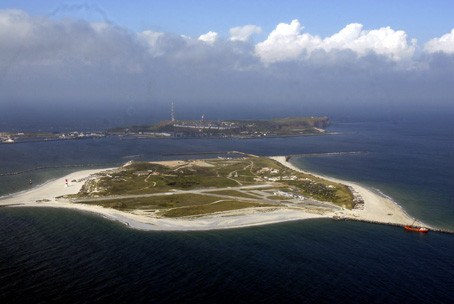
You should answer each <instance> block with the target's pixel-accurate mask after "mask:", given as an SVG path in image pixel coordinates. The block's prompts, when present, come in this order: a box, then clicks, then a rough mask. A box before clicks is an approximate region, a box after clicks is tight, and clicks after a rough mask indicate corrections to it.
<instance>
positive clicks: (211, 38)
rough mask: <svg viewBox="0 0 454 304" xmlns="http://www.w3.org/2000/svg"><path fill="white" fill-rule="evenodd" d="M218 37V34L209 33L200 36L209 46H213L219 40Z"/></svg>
mask: <svg viewBox="0 0 454 304" xmlns="http://www.w3.org/2000/svg"><path fill="white" fill-rule="evenodd" d="M218 36H219V35H218V33H216V32H213V31H209V32H208V33H206V34H203V35H200V37H199V40H201V41H203V42H205V43H207V44H213V43H215V42H216V40H217V39H218Z"/></svg>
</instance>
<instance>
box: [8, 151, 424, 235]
mask: <svg viewBox="0 0 454 304" xmlns="http://www.w3.org/2000/svg"><path fill="white" fill-rule="evenodd" d="M269 158H271V159H274V160H276V161H278V162H279V163H281V164H282V165H284V166H286V167H288V168H291V169H293V170H295V171H299V172H304V173H307V174H311V175H314V176H317V177H321V178H324V179H326V180H330V181H333V182H337V183H341V184H344V185H347V186H350V187H351V188H352V189H354V191H356V192H357V193H358V194H359V195H360V196H361V198H362V199H363V200H364V203H365V204H364V209H363V210H358V209H352V210H348V209H343V210H340V211H335V212H324V213H315V212H314V213H312V212H307V211H306V210H302V209H292V208H282V207H278V206H276V207H261V208H246V209H238V210H233V211H227V212H220V213H213V214H209V215H202V216H196V217H183V218H160V217H156V216H155V217H153V216H151V215H150V214H149V213H146V212H144V211H141V210H134V211H132V212H124V211H120V210H116V209H111V208H104V207H101V206H95V205H84V204H77V203H72V202H71V201H70V200H68V199H63V198H58V197H59V196H62V195H68V194H76V193H77V192H78V191H79V190H80V188H81V187H82V185H83V183H84V181H85V179H87V178H90V177H91V176H93V175H94V174H96V173H98V172H104V171H109V170H113V169H116V168H107V169H106V168H104V169H92V170H82V171H76V172H73V173H70V174H68V175H66V176H64V177H61V178H56V179H53V180H49V181H46V182H45V183H44V184H41V185H39V186H37V187H34V188H32V189H30V190H24V191H21V192H19V193H15V194H10V195H8V196H7V197H2V198H0V207H50V208H65V209H73V210H78V211H83V212H90V213H95V214H97V215H100V216H102V217H104V218H107V219H109V220H114V221H118V222H120V223H122V224H124V225H126V226H127V227H129V228H133V229H138V230H154V231H200V230H218V229H235V228H246V227H251V226H259V225H268V224H275V223H281V222H288V221H297V220H305V219H312V218H332V219H339V220H355V221H365V222H371V223H379V224H389V225H398V226H404V225H409V224H411V223H412V222H413V221H414V219H413V218H412V217H411V216H409V215H408V214H407V213H406V212H405V211H404V210H403V209H402V208H401V207H400V206H399V205H398V204H397V203H395V202H394V201H392V199H390V198H389V197H384V196H381V195H379V194H378V193H375V192H374V191H373V190H371V189H368V188H366V187H364V186H361V185H359V184H357V183H354V182H349V181H344V180H340V179H336V178H332V177H326V176H321V175H317V174H314V173H312V172H308V171H304V170H301V169H299V168H297V167H295V166H294V165H293V164H291V163H289V162H287V161H286V160H285V156H274V157H269ZM65 179H68V183H69V186H68V187H65ZM72 180H76V182H71V181H72ZM415 223H416V224H417V225H421V226H426V227H429V226H427V225H424V224H423V223H422V222H420V221H416V222H415ZM429 228H432V227H429Z"/></svg>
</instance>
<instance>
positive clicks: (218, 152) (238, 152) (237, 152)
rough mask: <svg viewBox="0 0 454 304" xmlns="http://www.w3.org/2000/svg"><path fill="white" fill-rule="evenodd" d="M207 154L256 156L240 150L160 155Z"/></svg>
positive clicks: (164, 154)
mask: <svg viewBox="0 0 454 304" xmlns="http://www.w3.org/2000/svg"><path fill="white" fill-rule="evenodd" d="M209 154H238V155H242V156H246V157H258V156H257V155H254V154H249V153H244V152H240V151H217V152H186V153H163V154H161V155H162V156H179V155H209Z"/></svg>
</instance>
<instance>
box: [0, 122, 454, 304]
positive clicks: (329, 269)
mask: <svg viewBox="0 0 454 304" xmlns="http://www.w3.org/2000/svg"><path fill="white" fill-rule="evenodd" d="M442 118H443V117H442ZM426 119H428V121H423V122H421V120H420V117H408V118H401V119H397V120H389V119H387V120H380V121H368V122H360V123H348V124H333V125H332V127H330V130H332V131H340V132H342V133H343V134H341V135H332V136H314V137H295V138H273V139H250V140H206V139H205V140H204V139H193V140H189V139H188V140H170V139H166V140H133V141H121V140H119V139H118V138H105V139H97V140H81V141H69V142H55V143H34V144H20V145H1V146H0V168H1V171H2V172H8V171H18V170H22V169H27V168H31V167H35V166H46V165H55V164H65V165H66V164H87V163H109V162H119V161H125V159H124V158H122V157H124V156H127V155H137V154H143V157H141V159H144V160H159V159H167V158H165V157H163V156H162V155H161V154H162V153H168V152H194V151H219V150H240V151H244V152H248V153H253V154H258V155H286V154H300V153H319V152H339V151H368V153H366V154H359V155H343V156H329V157H326V156H325V157H310V158H294V159H293V160H292V162H293V163H294V164H296V165H298V166H301V167H304V168H307V169H310V170H313V171H316V172H319V173H322V174H325V175H331V176H336V177H339V178H342V179H348V180H353V181H358V182H361V183H363V184H365V185H368V186H371V187H375V188H378V189H379V190H381V191H382V192H384V193H385V194H387V195H390V196H391V197H392V198H393V199H395V200H396V201H397V202H398V203H399V204H401V205H402V206H403V207H404V208H405V209H406V210H407V211H408V212H409V213H410V214H411V215H412V216H415V217H417V218H420V219H422V220H423V221H426V222H427V223H429V224H432V225H435V226H439V227H443V228H450V229H453V228H454V227H453V223H454V214H453V210H454V206H453V197H454V195H453V191H454V190H453V189H454V187H453V185H452V180H454V176H453V174H454V170H453V162H452V159H453V158H452V156H453V154H452V152H453V151H454V149H453V143H454V140H453V138H454V137H453V132H452V131H451V130H454V128H453V127H452V122H451V121H450V120H448V119H440V117H434V118H433V120H430V117H429V118H426ZM69 171H71V170H68V169H52V170H42V171H35V172H32V173H27V174H24V175H19V176H13V177H0V195H5V194H8V193H12V192H16V191H20V190H24V189H26V188H28V187H29V185H28V180H29V179H30V178H31V179H32V180H33V181H34V185H36V184H39V183H41V182H45V181H46V180H48V179H49V178H56V177H61V176H64V175H65V174H67V173H68V172H69ZM0 223H1V224H0V300H2V302H3V301H4V300H7V302H8V303H14V302H21V301H22V300H28V301H33V302H35V303H48V302H62V301H66V302H77V303H92V302H105V301H110V302H115V303H123V302H150V301H152V300H155V301H160V302H177V301H178V302H200V301H202V299H203V300H208V301H211V302H224V301H226V300H227V301H229V302H257V301H260V302H268V303H275V302H319V303H325V302H326V303H328V302H340V301H341V302H350V303H358V302H359V303H366V302H367V303H379V302H380V303H381V302H391V303H406V302H407V303H408V302H413V303H415V302H418V303H433V302H437V303H448V302H450V300H451V299H452V298H453V296H454V294H453V288H452V277H453V275H454V262H453V261H454V256H453V252H454V239H453V237H452V235H445V234H439V233H433V232H430V233H428V234H427V235H421V234H418V233H409V232H405V231H403V230H402V229H400V228H397V227H387V226H382V225H373V224H367V223H353V222H335V221H331V220H307V221H300V222H292V223H283V224H277V225H268V226H263V227H251V228H246V229H235V230H230V231H207V232H172V233H169V232H166V233H161V232H143V231H135V230H131V229H128V228H127V227H125V226H123V225H122V224H120V223H116V222H112V221H108V220H106V219H103V218H101V217H99V216H96V215H92V214H87V213H80V212H75V211H70V210H54V209H44V208H23V209H11V208H1V209H0Z"/></svg>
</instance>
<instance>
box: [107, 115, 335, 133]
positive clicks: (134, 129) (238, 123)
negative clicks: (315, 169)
mask: <svg viewBox="0 0 454 304" xmlns="http://www.w3.org/2000/svg"><path fill="white" fill-rule="evenodd" d="M329 124H330V121H329V119H328V117H288V118H282V119H272V120H265V119H244V120H223V121H210V120H206V121H200V120H186V121H161V122H159V123H157V124H155V125H142V126H130V127H125V128H123V127H118V128H114V129H110V130H108V131H107V132H110V133H115V134H118V133H121V134H132V135H141V136H142V135H147V134H148V135H153V134H154V136H156V133H160V132H164V133H178V137H181V136H183V137H199V136H213V137H218V136H240V137H251V136H252V137H255V136H257V137H260V136H288V135H304V134H320V133H321V132H320V130H319V129H320V128H326V127H327V126H329Z"/></svg>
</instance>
